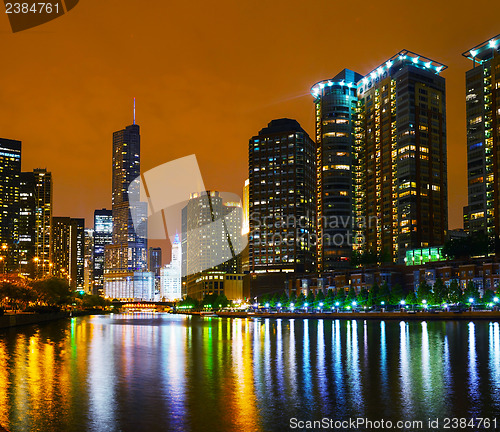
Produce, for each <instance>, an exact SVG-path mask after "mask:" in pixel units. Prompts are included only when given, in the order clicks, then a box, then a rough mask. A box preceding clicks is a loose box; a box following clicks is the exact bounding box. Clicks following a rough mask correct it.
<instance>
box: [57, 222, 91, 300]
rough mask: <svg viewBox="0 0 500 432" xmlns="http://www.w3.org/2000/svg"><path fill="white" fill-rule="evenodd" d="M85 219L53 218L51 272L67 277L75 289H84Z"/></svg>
mask: <svg viewBox="0 0 500 432" xmlns="http://www.w3.org/2000/svg"><path fill="white" fill-rule="evenodd" d="M84 227H85V220H84V219H73V218H69V217H54V218H52V252H51V257H52V262H51V263H50V266H51V270H52V271H51V273H52V274H53V275H55V276H57V277H60V278H63V279H67V280H68V282H69V285H70V287H71V288H72V289H73V290H75V291H76V290H83V289H84V281H85V279H84V268H85V266H84V249H85V231H84Z"/></svg>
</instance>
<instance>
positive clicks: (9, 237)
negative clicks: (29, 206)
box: [0, 138, 21, 270]
mask: <svg viewBox="0 0 500 432" xmlns="http://www.w3.org/2000/svg"><path fill="white" fill-rule="evenodd" d="M20 173H21V141H15V140H10V139H4V138H0V246H1V248H0V254H1V257H2V258H1V259H2V261H4V263H3V268H4V269H6V270H7V269H9V268H12V267H13V266H14V256H15V254H14V245H15V244H16V243H17V240H18V235H19V232H18V209H19V207H18V206H19V175H20Z"/></svg>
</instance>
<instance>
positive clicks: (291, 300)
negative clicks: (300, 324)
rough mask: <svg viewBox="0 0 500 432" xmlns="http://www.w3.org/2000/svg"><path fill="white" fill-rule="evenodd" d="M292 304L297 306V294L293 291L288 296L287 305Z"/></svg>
mask: <svg viewBox="0 0 500 432" xmlns="http://www.w3.org/2000/svg"><path fill="white" fill-rule="evenodd" d="M292 304H293V305H294V306H297V296H296V295H295V291H294V292H292V294H291V295H290V298H289V299H288V306H292Z"/></svg>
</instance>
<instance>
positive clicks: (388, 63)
mask: <svg viewBox="0 0 500 432" xmlns="http://www.w3.org/2000/svg"><path fill="white" fill-rule="evenodd" d="M385 65H386V66H387V69H389V68H390V67H391V66H392V62H391V61H390V60H389V61H388V62H387V63H386V64H385Z"/></svg>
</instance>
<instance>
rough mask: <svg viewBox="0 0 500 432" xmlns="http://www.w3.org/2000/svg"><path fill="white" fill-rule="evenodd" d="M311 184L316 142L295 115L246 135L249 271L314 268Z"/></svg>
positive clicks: (313, 190) (313, 220) (307, 270)
mask: <svg viewBox="0 0 500 432" xmlns="http://www.w3.org/2000/svg"><path fill="white" fill-rule="evenodd" d="M315 186H316V160H315V144H314V141H313V140H312V139H311V138H309V135H308V134H307V132H306V131H305V130H304V129H303V128H302V127H301V126H300V124H299V123H298V122H297V121H296V120H293V119H288V118H282V119H277V120H272V121H271V122H270V123H269V124H268V126H267V127H265V128H263V129H262V130H260V131H259V134H258V135H256V136H254V137H252V138H251V139H250V141H249V212H250V214H249V221H250V224H249V225H250V234H249V264H250V273H267V272H274V273H275V272H279V273H287V272H292V271H295V272H309V271H313V270H314V256H315V250H314V249H315V246H314V245H315V241H316V237H315V235H314V224H315V220H316V217H315V215H316V208H315V198H316V194H315Z"/></svg>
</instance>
